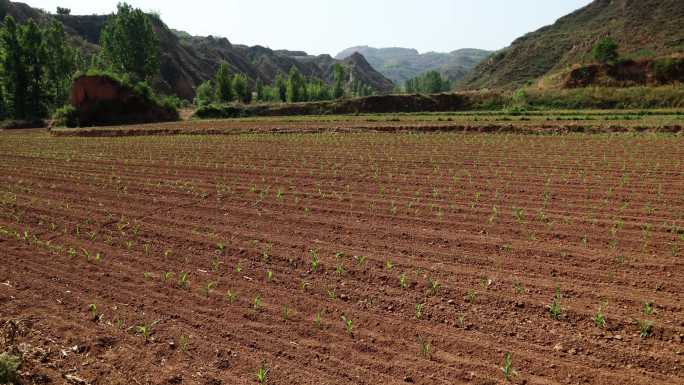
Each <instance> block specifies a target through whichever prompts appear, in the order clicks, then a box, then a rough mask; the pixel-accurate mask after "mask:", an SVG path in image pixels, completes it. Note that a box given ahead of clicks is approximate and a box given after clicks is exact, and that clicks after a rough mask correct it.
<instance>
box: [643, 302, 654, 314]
mask: <svg viewBox="0 0 684 385" xmlns="http://www.w3.org/2000/svg"><path fill="white" fill-rule="evenodd" d="M653 306H654V304H653V301H646V302H644V315H652V314H653Z"/></svg>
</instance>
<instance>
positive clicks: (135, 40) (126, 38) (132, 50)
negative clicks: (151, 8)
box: [100, 3, 159, 82]
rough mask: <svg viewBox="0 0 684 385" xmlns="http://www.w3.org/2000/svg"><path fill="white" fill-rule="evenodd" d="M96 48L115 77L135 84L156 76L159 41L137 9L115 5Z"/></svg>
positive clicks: (149, 23)
mask: <svg viewBox="0 0 684 385" xmlns="http://www.w3.org/2000/svg"><path fill="white" fill-rule="evenodd" d="M100 45H101V46H102V56H103V59H104V62H105V63H106V64H107V65H108V67H109V68H110V69H111V70H112V71H114V72H115V73H119V74H122V75H123V74H129V75H130V76H131V77H132V78H133V80H134V81H136V82H138V81H143V80H148V79H150V78H152V77H153V76H154V75H156V74H157V73H158V72H159V40H158V39H157V37H156V35H155V33H154V28H153V26H152V22H151V21H150V18H149V17H148V16H147V15H146V14H145V13H144V12H143V11H141V10H140V9H133V8H132V7H131V6H130V5H128V4H126V3H119V5H118V6H117V13H116V14H115V15H112V16H110V17H109V20H108V21H107V23H106V24H105V26H104V28H103V30H102V34H101V37H100Z"/></svg>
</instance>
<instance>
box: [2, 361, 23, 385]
mask: <svg viewBox="0 0 684 385" xmlns="http://www.w3.org/2000/svg"><path fill="white" fill-rule="evenodd" d="M20 366H21V358H20V357H17V356H14V355H11V354H9V353H2V354H0V384H11V383H13V382H15V381H17V371H18V370H19V367H20Z"/></svg>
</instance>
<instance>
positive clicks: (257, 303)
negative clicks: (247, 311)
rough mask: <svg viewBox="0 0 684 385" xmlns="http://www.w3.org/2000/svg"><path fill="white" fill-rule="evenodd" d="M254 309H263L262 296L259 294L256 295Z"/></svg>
mask: <svg viewBox="0 0 684 385" xmlns="http://www.w3.org/2000/svg"><path fill="white" fill-rule="evenodd" d="M254 310H256V311H261V297H260V296H258V295H257V296H256V297H254Z"/></svg>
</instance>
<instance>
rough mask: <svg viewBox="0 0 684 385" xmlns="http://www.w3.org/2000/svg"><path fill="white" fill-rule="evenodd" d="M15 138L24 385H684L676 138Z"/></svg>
mask: <svg viewBox="0 0 684 385" xmlns="http://www.w3.org/2000/svg"><path fill="white" fill-rule="evenodd" d="M0 135H1V136H2V137H1V139H2V140H0V162H1V163H2V164H3V172H2V173H0V265H1V266H2V269H0V309H1V312H0V330H1V331H2V333H0V352H2V351H7V350H9V351H12V352H15V353H22V354H23V357H24V366H23V367H22V369H21V377H22V379H23V381H24V383H26V384H32V383H35V384H41V383H58V384H59V383H65V382H66V383H74V384H75V383H84V384H107V385H109V384H202V385H204V384H256V383H257V379H256V372H257V369H258V368H259V367H260V366H262V365H263V367H265V368H266V369H268V375H267V383H268V384H282V385H285V384H316V385H319V384H373V385H375V384H407V383H415V384H503V383H505V380H504V379H503V373H502V370H501V366H502V364H503V361H504V355H505V354H506V353H509V352H510V353H512V366H513V368H514V369H515V371H516V372H517V375H515V376H513V377H511V381H512V383H517V384H523V383H526V384H606V385H608V384H610V385H612V384H648V385H661V384H662V385H666V384H667V385H670V384H678V383H682V382H684V356H683V352H684V345H683V343H682V339H683V338H684V309H683V308H682V306H683V303H682V300H681V299H682V293H684V265H683V263H682V254H683V253H684V230H682V228H683V227H684V196H683V195H682V192H683V191H684V174H683V172H682V170H684V164H683V162H684V138H682V137H677V136H671V135H668V136H664V135H610V136H604V135H599V136H589V135H572V136H557V137H553V136H520V135H489V134H479V135H472V134H454V133H437V134H420V135H416V134H398V135H378V134H370V133H369V134H358V135H336V134H312V135H301V134H288V135H248V136H218V137H208V136H194V137H187V136H176V137H129V138H103V139H98V140H92V139H87V138H59V137H58V138H55V137H50V136H47V135H46V134H44V133H28V134H24V135H20V134H6V133H1V134H0ZM218 244H222V245H224V247H223V248H220V247H218V246H217V245H218ZM310 250H315V255H316V256H317V257H318V258H319V259H320V264H319V266H318V268H316V269H314V268H313V267H312V263H311V261H312V253H311V252H310ZM98 253H99V254H100V256H101V259H100V260H99V261H98V260H97V259H96V257H95V256H96V255H97V254H98ZM336 253H342V254H338V255H337V256H336ZM354 256H357V257H354ZM358 256H364V257H365V259H363V258H359V257H358ZM387 261H391V262H392V266H391V268H390V267H388V266H387ZM238 266H239V271H238ZM338 266H339V268H340V272H338V271H337V267H338ZM268 271H271V272H272V278H271V280H270V281H269V280H268V279H267V272H268ZM165 272H170V273H171V274H169V275H168V279H166V280H165V281H164V280H163V277H164V276H165V275H166V274H165ZM182 272H187V273H188V277H189V282H188V284H187V287H183V285H181V284H180V283H179V276H180V275H181V273H182ZM402 275H403V276H404V277H405V281H406V285H405V286H406V287H404V288H402V287H401V285H400V277H401V276H402ZM430 280H432V282H437V283H438V284H439V287H438V288H437V289H435V290H434V291H431V290H430V285H429V284H428V282H429V281H430ZM210 282H213V283H215V285H211V288H210V290H208V292H207V291H206V290H204V289H203V288H206V287H207V285H208V283H210ZM515 286H517V287H518V288H519V290H516V289H515V288H514V287H515ZM556 287H559V288H560V292H561V295H562V298H561V302H560V303H561V308H562V313H561V316H560V317H559V319H557V320H556V319H552V318H551V316H550V313H549V309H548V308H547V306H548V305H550V304H551V302H552V299H553V296H554V290H555V288H556ZM229 291H230V292H231V293H235V294H236V298H235V299H234V301H232V302H231V301H230V300H229V299H228V298H227V293H228V292H229ZM333 292H334V295H333ZM469 293H470V294H472V295H470V296H469V295H468V294H469ZM257 296H258V297H259V298H260V299H261V307H260V308H259V309H258V310H256V309H255V306H254V302H255V298H256V297H257ZM645 301H648V302H651V301H652V302H653V311H652V312H648V313H649V314H645V311H644V302H645ZM602 303H603V304H604V306H603V309H604V310H603V311H604V313H605V317H606V321H607V324H606V325H605V327H603V328H599V327H597V326H596V325H595V324H594V321H593V320H592V317H593V316H594V315H595V314H596V312H597V309H598V307H599V305H600V304H602ZM90 304H95V305H96V308H97V310H96V314H95V315H96V317H93V314H92V312H91V311H89V305H90ZM417 304H423V307H422V314H421V316H420V318H419V319H417V317H416V305H417ZM285 306H287V309H289V310H288V311H287V314H288V315H287V317H284V314H285V312H286V311H285V308H284V307H285ZM318 311H321V322H320V326H317V325H316V324H315V322H314V315H315V314H316V312H318ZM342 315H345V316H346V317H348V319H351V320H352V322H353V330H352V334H351V335H350V334H348V333H347V331H346V330H345V327H344V325H343V321H342V319H341V317H342ZM94 318H95V319H94ZM285 318H287V319H285ZM635 320H638V321H642V322H643V321H648V322H651V323H652V331H651V333H650V334H649V335H648V336H645V337H644V338H641V337H640V336H639V328H638V327H637V325H636V324H635ZM140 325H147V326H149V329H150V330H151V336H150V338H149V340H147V341H146V340H145V338H144V337H143V336H142V335H141V334H140V333H138V331H139V330H138V328H137V326H140ZM419 340H423V341H429V343H430V346H431V348H430V349H429V354H425V355H421V349H420V344H419V342H418V341H419ZM80 381H82V382H80Z"/></svg>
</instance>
